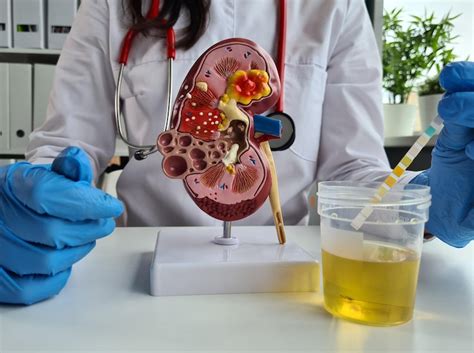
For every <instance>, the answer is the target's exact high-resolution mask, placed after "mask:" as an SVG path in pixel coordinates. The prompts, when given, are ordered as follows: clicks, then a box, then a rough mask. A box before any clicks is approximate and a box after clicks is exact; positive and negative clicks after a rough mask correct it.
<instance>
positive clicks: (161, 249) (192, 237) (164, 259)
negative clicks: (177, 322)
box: [150, 224, 319, 296]
mask: <svg viewBox="0 0 474 353" xmlns="http://www.w3.org/2000/svg"><path fill="white" fill-rule="evenodd" d="M228 226H229V228H227V229H226V231H225V232H224V236H221V237H219V236H218V237H216V235H219V234H220V233H222V228H219V227H189V228H168V229H165V230H161V231H160V232H159V233H158V236H157V241H156V248H155V254H154V258H153V262H152V264H151V271H150V289H151V294H152V295H154V296H170V295H195V294H234V293H235V294H236V293H265V292H266V293H270V292H312V291H317V290H318V288H319V263H318V262H317V261H316V260H315V259H314V257H312V256H311V255H310V254H308V253H307V252H306V251H304V250H303V249H302V248H300V247H299V246H297V245H296V244H293V243H287V244H285V245H280V244H278V243H277V240H276V234H275V228H274V227H243V228H239V227H237V228H234V233H235V238H238V240H239V241H238V244H237V245H219V244H218V243H219V242H220V240H219V239H221V238H226V233H227V235H228V236H229V235H230V224H229V225H228ZM235 238H234V239H235ZM225 242H226V241H225V240H224V243H225ZM232 242H233V241H231V243H232Z"/></svg>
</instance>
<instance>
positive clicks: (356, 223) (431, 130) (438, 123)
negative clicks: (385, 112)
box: [351, 115, 443, 230]
mask: <svg viewBox="0 0 474 353" xmlns="http://www.w3.org/2000/svg"><path fill="white" fill-rule="evenodd" d="M442 128H443V121H442V120H441V118H440V117H439V115H437V116H436V118H434V119H433V121H432V122H431V124H430V126H429V127H428V128H427V129H426V130H425V131H424V132H423V134H422V135H421V136H420V137H418V139H417V140H416V141H415V143H414V144H413V146H411V148H410V149H409V150H408V152H407V153H406V154H405V156H403V158H402V160H401V161H400V162H399V163H398V164H397V166H396V167H395V168H394V169H393V170H392V173H390V175H389V176H388V177H387V179H385V180H384V182H383V184H382V185H381V186H380V188H379V189H378V190H377V192H376V193H375V195H374V197H373V198H372V200H371V203H374V204H375V203H379V202H380V201H382V199H383V197H384V196H385V194H386V193H387V192H388V191H389V190H390V189H391V188H392V187H393V186H394V185H395V184H396V183H397V181H398V180H400V177H401V176H402V175H403V173H405V170H406V169H407V168H408V167H409V166H410V164H411V163H412V162H413V160H414V159H415V158H416V156H418V154H419V153H420V151H421V150H422V149H423V147H425V146H426V144H427V143H428V141H429V140H430V139H431V138H432V137H433V135H435V134H436V133H438V132H440V131H441V129H442ZM372 212H373V208H372V207H371V206H365V207H364V208H363V209H362V210H361V211H360V213H359V214H358V215H357V216H356V217H355V218H354V220H353V221H352V223H351V226H352V228H354V229H355V230H359V228H360V227H362V224H364V222H365V220H366V219H367V218H369V216H370V215H371V214H372Z"/></svg>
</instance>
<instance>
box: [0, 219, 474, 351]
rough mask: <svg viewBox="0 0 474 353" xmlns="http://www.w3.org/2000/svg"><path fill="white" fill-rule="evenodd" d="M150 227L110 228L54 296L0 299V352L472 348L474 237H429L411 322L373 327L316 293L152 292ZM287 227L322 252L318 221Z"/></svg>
mask: <svg viewBox="0 0 474 353" xmlns="http://www.w3.org/2000/svg"><path fill="white" fill-rule="evenodd" d="M243 229H244V228H241V229H240V231H243ZM238 231H239V229H238V228H237V227H234V228H233V232H234V234H236V233H237V232H238ZM156 233H157V228H128V229H123V228H122V229H117V230H116V231H115V233H114V234H113V235H112V236H110V237H108V238H106V239H102V240H100V241H99V242H98V245H97V248H96V249H95V250H94V251H93V253H92V254H90V255H89V256H88V257H87V258H86V259H85V260H83V261H82V262H80V263H79V264H78V265H76V266H75V268H74V271H73V274H72V277H71V279H70V281H69V283H68V285H67V286H66V288H65V289H64V290H63V292H62V293H61V294H60V295H59V296H57V297H55V298H53V299H51V300H47V301H45V302H42V303H40V304H37V305H33V306H30V307H22V306H5V305H3V306H0V352H2V353H8V352H16V351H22V352H23V353H25V352H90V351H94V352H119V351H120V352H143V351H148V352H151V351H166V352H183V351H186V352H190V351H192V352H227V351H232V352H261V351H269V352H270V351H271V352H430V353H433V352H440V353H441V352H442V353H461V352H463V353H467V352H469V353H472V352H473V351H474V346H473V345H474V343H473V342H474V341H473V340H474V338H473V335H474V331H473V330H474V324H473V321H474V313H473V300H474V298H473V297H474V291H473V282H474V271H473V263H474V262H473V260H474V246H473V245H472V244H471V245H470V246H468V247H467V248H464V249H454V248H451V247H449V246H447V245H444V244H443V243H441V242H440V241H438V240H434V241H432V242H429V243H426V244H425V245H424V250H423V251H424V253H423V256H422V262H421V270H420V277H419V286H418V295H417V302H416V309H415V317H414V320H412V321H411V322H409V323H407V324H404V325H401V326H396V327H389V328H380V327H368V326H363V325H358V324H353V323H350V322H346V321H343V320H340V319H335V318H333V317H332V316H330V315H329V314H327V313H326V311H325V310H324V308H323V307H322V300H323V298H322V294H321V293H302V294H285V293H283V294H245V295H213V296H189V297H152V296H150V295H149V294H148V292H149V280H148V269H149V265H150V260H151V258H152V252H153V248H154V244H155V238H156ZM287 233H288V239H289V240H292V241H295V242H297V243H299V244H300V245H301V246H302V247H304V248H305V249H307V250H308V251H310V252H311V253H313V254H315V255H317V256H318V257H319V250H320V249H319V228H318V227H287ZM177 280H179V279H177Z"/></svg>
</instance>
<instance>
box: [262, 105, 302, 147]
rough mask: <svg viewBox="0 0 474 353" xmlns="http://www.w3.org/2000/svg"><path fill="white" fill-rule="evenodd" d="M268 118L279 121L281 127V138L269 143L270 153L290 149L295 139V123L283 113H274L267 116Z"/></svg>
mask: <svg viewBox="0 0 474 353" xmlns="http://www.w3.org/2000/svg"><path fill="white" fill-rule="evenodd" d="M268 117H269V118H272V119H277V120H280V122H281V126H282V129H281V137H280V138H279V139H274V140H270V141H269V144H270V148H271V149H272V151H284V150H286V149H288V148H290V147H291V146H292V145H293V143H294V142H295V138H296V129H295V122H294V121H293V119H292V118H291V116H289V115H288V114H286V113H283V112H274V113H271V114H269V115H268Z"/></svg>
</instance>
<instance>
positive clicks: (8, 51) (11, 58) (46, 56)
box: [0, 48, 129, 160]
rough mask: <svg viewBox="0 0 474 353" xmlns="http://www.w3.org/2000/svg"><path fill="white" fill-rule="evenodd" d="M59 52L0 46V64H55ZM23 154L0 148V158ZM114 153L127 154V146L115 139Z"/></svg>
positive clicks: (20, 150) (17, 150) (11, 149)
mask: <svg viewBox="0 0 474 353" xmlns="http://www.w3.org/2000/svg"><path fill="white" fill-rule="evenodd" d="M60 54H61V51H60V50H56V49H20V48H0V65H2V63H3V64H26V65H33V69H34V65H36V64H49V65H54V64H56V62H57V60H58V58H59V55H60ZM48 84H49V82H48ZM0 94H1V92H0ZM42 105H44V106H46V103H44V102H43V104H42ZM33 111H34V109H33ZM32 115H33V112H32ZM10 118H11V117H10ZM33 126H34V118H33V117H32V128H33ZM23 155H24V150H22V149H18V148H10V149H8V151H5V150H0V160H4V159H10V158H17V159H18V158H21V157H22V156H23ZM115 155H116V156H128V155H129V152H128V148H127V147H126V146H125V144H124V143H123V142H122V141H120V140H117V145H116V149H115Z"/></svg>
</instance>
